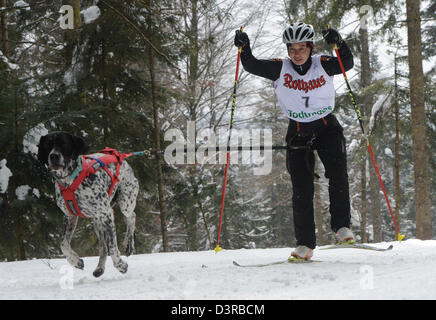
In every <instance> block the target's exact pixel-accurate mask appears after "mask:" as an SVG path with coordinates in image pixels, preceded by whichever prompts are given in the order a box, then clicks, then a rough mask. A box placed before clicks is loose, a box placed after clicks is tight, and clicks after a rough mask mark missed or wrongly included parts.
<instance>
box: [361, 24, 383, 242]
mask: <svg viewBox="0 0 436 320" xmlns="http://www.w3.org/2000/svg"><path fill="white" fill-rule="evenodd" d="M359 36H360V45H361V51H362V54H361V58H360V61H361V68H362V72H361V75H360V77H361V78H360V85H361V88H362V89H363V88H366V87H368V86H369V85H370V84H371V77H372V76H371V65H370V61H369V41H368V30H367V29H365V28H360V29H359ZM371 104H372V97H371V96H368V95H366V96H365V97H364V98H363V100H362V110H361V116H362V117H363V118H365V117H366V116H367V115H368V114H370V112H369V110H371ZM361 145H362V148H366V141H363V140H362V144H361ZM365 152H366V151H365ZM366 160H367V157H366V156H365V157H362V163H361V165H360V177H361V183H360V199H361V204H360V210H361V211H360V234H361V238H362V242H368V235H367V233H366V224H367V221H368V218H367V214H368V213H367V208H368V206H367V201H368V199H367V189H366V184H367V181H366V172H367V171H366ZM376 190H378V188H377V189H376ZM372 214H373V215H374V214H378V215H380V212H378V213H377V212H374V211H373V212H372Z"/></svg>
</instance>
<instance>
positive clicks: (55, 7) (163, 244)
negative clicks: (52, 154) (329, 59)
mask: <svg viewBox="0 0 436 320" xmlns="http://www.w3.org/2000/svg"><path fill="white" fill-rule="evenodd" d="M0 1H1V3H0V16H1V26H0V28H1V34H0V50H1V51H0V261H11V260H24V259H31V258H44V257H58V256H60V255H61V252H60V249H59V244H60V239H61V236H62V223H63V217H62V213H61V212H60V210H59V209H58V208H57V207H56V204H55V201H54V185H53V180H52V177H51V176H50V174H49V173H48V171H47V170H46V168H45V167H43V166H42V165H41V164H40V163H39V162H38V161H37V159H36V152H37V144H38V141H39V138H40V136H41V135H44V134H46V133H47V132H50V131H59V130H60V131H67V132H70V133H72V134H75V135H78V136H81V137H83V138H84V139H85V140H86V141H87V142H88V143H89V144H90V146H91V148H90V151H98V150H100V149H102V148H104V147H106V146H110V147H113V148H116V149H118V150H119V151H122V152H130V151H139V150H144V149H149V148H151V149H154V150H164V149H165V148H166V146H168V144H170V143H171V141H166V139H165V133H166V132H168V131H169V130H170V129H178V130H180V131H181V132H183V133H184V134H185V137H186V132H187V127H188V125H189V123H193V124H194V125H195V131H196V132H197V133H198V132H201V131H202V130H209V131H211V132H214V133H216V134H217V135H218V136H219V138H220V139H224V140H225V139H226V138H227V135H228V131H226V130H227V128H228V123H229V118H230V109H231V103H232V90H233V84H234V73H235V67H236V56H237V49H236V47H234V45H233V37H234V32H235V30H237V29H239V27H241V26H243V27H244V30H245V31H246V32H247V33H248V35H249V37H250V41H251V46H252V50H253V53H254V55H255V56H256V57H257V58H264V59H270V58H281V57H285V56H286V51H285V46H284V44H282V43H281V34H282V30H283V29H284V27H285V26H286V25H287V24H289V23H290V22H296V21H304V22H306V23H311V24H313V25H314V27H315V30H316V32H317V35H316V37H317V41H316V43H315V45H316V50H317V52H318V53H321V54H329V55H334V52H333V50H332V48H331V47H329V46H327V45H326V44H325V41H324V40H323V39H322V37H321V29H323V28H324V26H326V25H327V24H329V25H331V26H332V27H334V28H336V29H337V30H338V31H339V32H340V33H341V35H342V37H343V38H344V39H345V41H346V42H347V44H348V45H349V46H350V48H351V50H352V52H353V55H354V62H355V65H354V68H353V70H351V71H349V72H348V78H349V79H350V83H351V87H352V88H353V92H354V94H355V98H356V101H357V103H358V105H359V108H360V111H361V114H362V118H363V121H364V124H365V130H366V132H368V136H369V139H370V141H371V145H372V148H373V150H374V152H375V156H376V160H377V164H378V166H379V168H380V172H381V175H382V178H383V182H384V184H385V186H386V189H387V193H388V196H389V200H390V203H391V205H392V209H393V212H394V215H395V218H396V221H397V223H398V226H399V228H400V231H401V233H402V234H405V235H406V237H408V238H415V237H416V238H419V239H434V238H435V236H436V230H435V228H436V227H435V223H434V219H435V217H436V210H435V205H436V194H435V193H434V192H431V190H435V185H436V167H435V162H434V161H433V160H432V157H431V155H432V154H434V151H435V152H436V115H435V112H434V110H435V105H436V94H435V93H436V89H435V87H436V86H435V85H436V59H435V56H436V55H435V52H436V41H435V40H436V17H435V11H436V2H435V1H412V0H410V1H409V0H407V1H398V0H397V1H394V0H388V1H369V0H368V1H359V0H350V1H338V0H328V1H325V0H323V1H320V0H319V1H318V0H306V1H294V0H283V1H266V0H260V1H252V0H226V1H219V0H174V1H169V0H131V1H118V0H100V1H92V0H71V1H60V0H58V1H55V0H49V1H41V0H28V1H26V2H25V1H12V0H0ZM64 5H68V6H69V7H67V9H68V8H71V10H70V11H68V10H61V8H62V7H63V6H64ZM64 9H65V8H64ZM69 13H71V14H72V18H71V19H69V20H66V19H65V17H66V16H67V15H68V14H69ZM335 87H336V90H337V95H336V106H335V114H336V116H337V117H338V119H339V121H340V122H341V124H342V125H343V127H344V133H345V135H346V141H347V154H348V174H349V177H350V191H351V204H352V224H353V231H354V232H355V234H356V235H357V238H358V240H359V241H361V242H380V241H391V240H394V239H396V231H395V227H394V224H393V221H392V218H391V216H390V214H389V210H388V207H387V202H386V201H385V199H384V196H383V193H382V191H381V188H380V184H379V182H378V180H377V177H376V175H375V170H374V167H373V165H372V163H371V161H370V159H369V155H368V152H367V146H366V140H365V139H362V133H361V130H360V127H359V123H358V121H357V117H356V114H355V111H354V109H353V107H352V104H351V101H350V98H349V96H348V93H347V92H346V86H345V84H344V79H343V78H342V76H340V75H339V76H336V77H335ZM287 122H288V120H287V119H286V118H285V117H284V116H283V115H282V112H281V110H280V107H279V106H278V104H277V100H276V98H275V94H274V90H273V88H272V83H271V82H269V81H264V80H261V79H260V78H256V77H255V76H253V75H250V74H248V73H247V72H245V71H244V70H241V74H240V80H239V85H238V91H237V98H236V109H235V121H234V126H233V128H234V129H235V132H236V133H237V132H239V134H240V136H243V135H244V134H252V133H253V132H254V131H256V130H271V132H272V136H273V144H274V145H284V136H285V134H286V128H287ZM232 134H233V133H232ZM196 142H197V145H201V144H204V143H205V142H206V141H204V139H202V137H198V136H197V141H196ZM239 160H241V159H239ZM257 160H258V159H255V158H253V159H251V162H249V163H248V164H247V163H244V164H243V163H242V161H239V162H238V163H232V164H231V165H230V168H229V179H228V181H227V193H226V202H225V208H224V220H223V230H222V235H221V236H222V238H221V247H223V248H227V249H231V248H254V247H257V248H266V247H269V248H272V247H288V246H290V247H292V246H295V237H294V230H293V221H292V205H291V196H292V187H291V183H290V177H289V174H288V173H287V171H286V167H285V153H284V152H283V151H274V153H273V158H272V170H271V172H270V173H268V174H264V175H255V174H253V168H254V167H257V166H259V164H258V163H256V161H257ZM217 162H218V161H217ZM129 163H130V164H131V165H132V166H133V167H134V170H135V173H136V176H137V178H138V179H139V181H140V187H141V189H140V193H139V197H138V201H137V207H136V215H137V219H136V235H135V241H136V252H137V253H147V252H160V251H164V252H166V251H196V250H210V249H213V248H214V247H215V245H216V238H217V232H218V221H219V208H220V202H221V193H222V185H223V175H224V165H223V164H219V163H217V164H199V163H198V164H184V165H170V164H168V163H167V162H165V161H164V159H163V158H162V157H161V156H158V155H157V156H156V155H155V156H153V157H151V158H144V157H134V158H131V159H129ZM323 170H324V169H323V167H322V165H321V164H320V162H319V161H317V165H316V172H317V173H318V174H319V175H320V177H321V178H320V179H319V180H316V181H315V183H316V190H315V211H316V225H317V240H318V245H321V244H326V243H332V242H334V235H333V234H332V232H331V231H330V228H329V212H328V211H329V210H328V207H329V201H328V198H329V197H328V181H327V180H326V179H325V178H324V175H323V174H324V172H323ZM115 216H116V225H117V232H118V234H119V236H118V238H119V239H121V238H122V236H123V232H124V230H125V227H124V221H123V219H122V218H121V214H119V212H118V209H116V214H115ZM72 245H73V247H74V248H75V250H76V251H77V253H78V254H79V255H81V256H89V255H96V254H97V247H98V246H97V239H96V236H95V234H94V232H93V227H92V223H91V221H89V220H87V219H80V221H79V224H78V227H77V231H76V233H75V236H74V238H73V244H72Z"/></svg>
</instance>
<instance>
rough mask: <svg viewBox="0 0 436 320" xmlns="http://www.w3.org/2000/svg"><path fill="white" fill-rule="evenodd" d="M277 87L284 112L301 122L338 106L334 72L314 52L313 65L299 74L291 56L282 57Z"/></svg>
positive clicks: (276, 82)
mask: <svg viewBox="0 0 436 320" xmlns="http://www.w3.org/2000/svg"><path fill="white" fill-rule="evenodd" d="M274 89H275V91H276V95H277V99H278V101H279V104H280V107H281V109H282V111H283V113H284V114H285V115H286V116H287V117H288V118H291V119H293V120H295V121H298V122H311V121H315V120H318V119H321V118H322V117H325V116H327V115H328V114H329V113H331V112H332V111H333V109H334V108H335V87H334V84H333V76H329V75H328V74H327V73H326V72H325V70H324V68H323V67H322V65H321V56H320V55H315V56H312V65H311V66H310V68H309V70H308V71H307V73H306V74H305V75H299V74H298V73H297V71H295V69H294V67H293V66H292V62H291V60H290V59H289V58H288V59H283V66H282V70H281V72H280V77H279V78H278V79H277V80H276V81H274Z"/></svg>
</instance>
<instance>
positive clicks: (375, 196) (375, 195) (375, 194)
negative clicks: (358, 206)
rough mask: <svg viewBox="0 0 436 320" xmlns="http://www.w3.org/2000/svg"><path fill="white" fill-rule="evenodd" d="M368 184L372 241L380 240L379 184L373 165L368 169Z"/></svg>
mask: <svg viewBox="0 0 436 320" xmlns="http://www.w3.org/2000/svg"><path fill="white" fill-rule="evenodd" d="M374 157H375V155H374ZM371 166H372V164H371ZM369 185H370V188H371V216H372V227H373V233H374V239H373V240H374V242H381V241H383V240H382V219H381V214H380V195H379V190H380V185H379V182H378V177H377V173H376V171H375V168H374V166H372V168H371V169H370V175H369Z"/></svg>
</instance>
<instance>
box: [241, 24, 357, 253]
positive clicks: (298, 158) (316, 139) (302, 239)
mask: <svg viewBox="0 0 436 320" xmlns="http://www.w3.org/2000/svg"><path fill="white" fill-rule="evenodd" d="M322 34H323V36H324V39H325V41H326V42H327V43H328V44H337V46H338V49H339V53H340V56H341V58H342V62H343V64H344V67H345V69H346V70H349V69H351V68H352V67H353V55H352V53H351V51H350V49H349V48H348V47H347V45H346V44H345V42H344V41H343V40H342V38H341V36H340V35H339V33H338V32H337V31H336V30H334V29H326V30H323V31H322ZM314 35H315V32H314V29H313V27H312V26H311V25H309V24H305V23H303V22H299V23H292V24H291V25H290V26H288V27H287V28H286V29H285V30H284V32H283V42H284V43H285V44H286V46H287V53H288V56H289V58H286V59H273V60H260V59H256V58H255V57H254V56H253V54H252V53H251V48H250V40H249V38H248V35H247V34H246V33H245V32H242V31H240V30H237V31H236V35H235V40H234V41H235V45H236V46H237V47H242V52H241V62H242V65H243V67H244V69H245V70H246V71H248V72H250V73H252V74H254V75H257V76H260V77H263V78H266V79H269V80H272V81H274V83H273V85H274V89H275V92H276V95H277V99H278V102H279V104H280V107H281V109H282V111H283V113H284V114H285V115H286V116H287V117H288V118H289V125H288V131H287V134H286V143H287V145H288V146H290V147H303V148H293V149H292V148H289V149H288V150H287V154H286V167H287V170H288V171H289V173H290V175H291V180H292V188H293V196H292V207H293V215H294V216H293V218H294V228H295V236H296V239H297V247H296V248H295V250H293V251H292V252H291V256H292V257H295V258H297V259H310V258H311V257H312V256H313V250H314V249H315V247H316V236H315V221H314V209H313V196H314V184H313V181H314V176H315V173H314V163H315V157H314V153H313V150H317V153H318V156H319V158H320V159H321V162H322V163H323V165H324V168H325V176H326V178H328V179H329V199H330V215H331V223H330V224H331V228H332V230H333V232H335V234H336V237H337V239H338V240H339V242H349V243H351V242H354V235H353V233H352V232H351V230H350V197H349V187H348V174H347V155H346V149H345V137H344V134H343V128H342V126H341V125H340V124H339V122H338V120H337V119H336V117H335V116H334V115H333V113H332V112H333V109H334V105H335V88H334V85H333V76H334V75H335V74H340V73H341V68H340V65H339V62H338V59H337V58H336V57H331V56H324V55H312V52H313V48H314V43H313V42H314Z"/></svg>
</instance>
